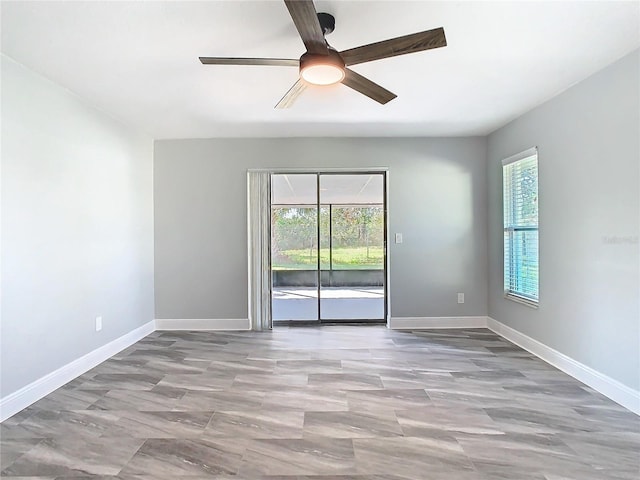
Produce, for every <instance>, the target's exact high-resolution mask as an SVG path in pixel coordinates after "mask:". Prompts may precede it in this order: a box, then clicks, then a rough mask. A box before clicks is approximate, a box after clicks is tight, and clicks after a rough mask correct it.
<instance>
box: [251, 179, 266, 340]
mask: <svg viewBox="0 0 640 480" xmlns="http://www.w3.org/2000/svg"><path fill="white" fill-rule="evenodd" d="M247 192H248V205H249V215H248V223H249V225H248V227H249V228H248V231H249V322H250V324H251V330H269V329H271V268H270V262H269V260H270V252H269V248H270V242H269V239H270V235H271V208H270V206H271V205H270V203H271V202H270V199H271V174H270V173H269V172H260V171H249V172H248V173H247Z"/></svg>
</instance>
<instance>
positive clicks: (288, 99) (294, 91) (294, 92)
mask: <svg viewBox="0 0 640 480" xmlns="http://www.w3.org/2000/svg"><path fill="white" fill-rule="evenodd" d="M306 88H307V85H306V83H304V82H303V81H302V80H301V79H298V81H297V82H296V83H294V84H293V87H291V88H290V89H289V91H288V92H287V93H285V94H284V97H282V98H281V99H280V101H279V102H278V103H277V104H276V106H275V108H289V107H290V106H292V105H293V103H294V102H295V101H296V99H297V98H298V97H299V96H300V94H301V93H302V92H304V91H305V89H306Z"/></svg>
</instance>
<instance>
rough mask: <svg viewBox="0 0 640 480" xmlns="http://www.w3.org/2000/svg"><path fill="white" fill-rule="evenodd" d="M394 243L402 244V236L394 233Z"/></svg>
mask: <svg viewBox="0 0 640 480" xmlns="http://www.w3.org/2000/svg"><path fill="white" fill-rule="evenodd" d="M396 243H402V234H401V233H396Z"/></svg>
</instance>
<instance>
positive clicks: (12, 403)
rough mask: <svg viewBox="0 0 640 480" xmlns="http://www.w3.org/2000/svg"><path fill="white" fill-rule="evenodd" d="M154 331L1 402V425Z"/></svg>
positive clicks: (149, 327)
mask: <svg viewBox="0 0 640 480" xmlns="http://www.w3.org/2000/svg"><path fill="white" fill-rule="evenodd" d="M153 331H154V322H153V321H150V322H147V323H145V324H144V325H142V326H140V327H138V328H136V329H135V330H132V331H130V332H129V333H127V334H125V335H123V336H121V337H119V338H116V339H115V340H113V341H111V342H109V343H107V344H106V345H103V346H102V347H99V348H96V349H95V350H93V351H91V352H89V353H87V354H86V355H83V356H82V357H80V358H78V359H76V360H74V361H73V362H71V363H67V364H66V365H64V366H62V367H60V368H58V369H57V370H54V371H53V372H51V373H48V374H47V375H45V376H44V377H41V378H39V379H38V380H36V381H34V382H31V383H30V384H29V385H26V386H24V387H22V388H21V389H20V390H17V391H15V392H13V393H11V394H9V395H7V396H6V397H3V398H1V399H0V422H2V421H4V420H6V419H7V418H9V417H11V416H12V415H15V414H16V413H18V412H19V411H20V410H23V409H25V408H27V407H28V406H29V405H31V404H32V403H35V402H37V401H38V400H40V399H41V398H42V397H45V396H46V395H49V394H50V393H51V392H53V391H54V390H56V389H58V388H60V387H61V386H63V385H64V384H66V383H69V382H70V381H71V380H73V379H74V378H77V377H79V376H80V375H82V374H83V373H85V372H87V371H89V370H91V369H92V368H94V367H95V366H97V365H99V364H101V363H102V362H104V361H105V360H107V359H108V358H111V357H112V356H114V355H115V354H116V353H118V352H121V351H122V350H124V349H125V348H127V347H129V346H131V345H133V344H134V343H136V342H137V341H139V340H141V339H143V338H144V337H146V336H147V335H149V334H150V333H152V332H153Z"/></svg>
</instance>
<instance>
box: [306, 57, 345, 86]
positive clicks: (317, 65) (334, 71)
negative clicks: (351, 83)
mask: <svg viewBox="0 0 640 480" xmlns="http://www.w3.org/2000/svg"><path fill="white" fill-rule="evenodd" d="M344 76H345V67H344V60H342V57H341V56H340V54H339V53H338V52H336V51H335V50H332V49H329V51H328V55H319V54H313V53H308V52H307V53H305V54H304V55H302V57H300V78H302V80H304V81H305V82H306V83H309V84H311V85H333V84H334V83H338V82H341V81H342V80H344Z"/></svg>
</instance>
